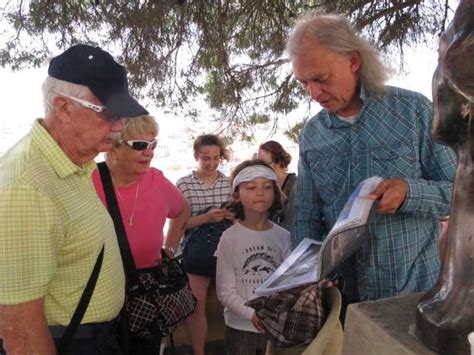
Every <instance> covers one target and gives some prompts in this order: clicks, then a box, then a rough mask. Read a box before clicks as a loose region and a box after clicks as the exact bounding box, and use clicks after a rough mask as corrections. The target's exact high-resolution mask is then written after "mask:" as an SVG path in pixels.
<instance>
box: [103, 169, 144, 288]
mask: <svg viewBox="0 0 474 355" xmlns="http://www.w3.org/2000/svg"><path fill="white" fill-rule="evenodd" d="M97 167H98V169H99V174H100V179H101V180H102V186H103V188H104V193H105V198H106V200H107V208H108V210H109V213H110V216H111V217H112V221H113V222H114V226H115V233H116V234H117V240H118V243H119V247H120V254H121V255H122V261H123V266H124V268H125V275H126V276H127V280H128V281H131V282H132V283H133V284H134V285H139V284H140V283H139V282H138V276H137V271H136V267H135V261H134V260H133V255H132V252H131V250H130V244H129V243H128V239H127V233H126V232H125V227H124V225H123V221H122V216H121V214H120V208H119V206H118V203H117V197H116V196H115V191H114V185H113V183H112V177H111V176H110V171H109V168H108V167H107V164H105V162H102V163H98V164H97Z"/></svg>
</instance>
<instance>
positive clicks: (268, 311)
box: [246, 283, 325, 348]
mask: <svg viewBox="0 0 474 355" xmlns="http://www.w3.org/2000/svg"><path fill="white" fill-rule="evenodd" d="M246 305H247V306H249V307H252V308H253V309H255V312H256V314H257V317H258V318H259V320H260V322H261V323H262V325H263V327H264V328H265V331H266V334H267V335H268V338H269V339H270V341H271V343H272V345H273V346H274V347H275V348H288V347H296V346H303V345H307V344H309V343H311V342H312V341H313V339H314V338H315V337H316V335H317V333H318V331H319V329H321V327H322V326H323V324H324V320H325V311H324V308H323V304H322V290H321V288H320V287H319V285H318V284H316V283H315V284H309V285H308V284H307V285H303V286H299V287H295V288H292V289H289V290H286V291H283V292H279V293H275V294H273V295H270V296H264V297H259V298H256V299H253V300H250V301H248V302H247V303H246Z"/></svg>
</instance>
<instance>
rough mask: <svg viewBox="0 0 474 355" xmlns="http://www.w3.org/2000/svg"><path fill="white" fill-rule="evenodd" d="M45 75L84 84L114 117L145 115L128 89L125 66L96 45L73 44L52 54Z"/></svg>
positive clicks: (145, 112)
mask: <svg viewBox="0 0 474 355" xmlns="http://www.w3.org/2000/svg"><path fill="white" fill-rule="evenodd" d="M48 74H49V75H50V76H51V77H53V78H56V79H59V80H64V81H67V82H70V83H74V84H79V85H84V86H87V87H88V88H89V89H90V90H91V91H92V93H93V94H94V95H95V96H96V97H97V98H98V99H99V100H100V101H101V103H102V104H103V105H104V106H105V107H106V108H107V110H108V111H110V112H111V113H112V114H113V115H115V116H120V117H134V116H139V115H145V114H148V112H147V111H146V110H145V109H144V108H143V107H142V106H140V104H139V103H138V102H137V101H136V100H135V99H134V98H132V97H131V96H130V94H129V92H128V81H127V73H126V71H125V68H124V67H123V66H121V65H120V64H118V63H117V62H116V61H115V60H114V58H113V57H112V56H111V55H110V54H109V53H107V52H105V51H104V50H102V49H100V48H99V47H91V46H88V45H84V44H79V45H75V46H73V47H71V48H69V49H68V50H67V51H65V52H64V53H62V54H61V55H58V56H57V57H54V58H53V59H52V60H51V63H50V65H49V69H48Z"/></svg>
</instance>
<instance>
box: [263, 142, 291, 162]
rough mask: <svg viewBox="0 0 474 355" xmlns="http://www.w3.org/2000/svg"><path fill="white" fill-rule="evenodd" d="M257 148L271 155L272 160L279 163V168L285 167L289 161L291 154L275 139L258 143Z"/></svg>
mask: <svg viewBox="0 0 474 355" xmlns="http://www.w3.org/2000/svg"><path fill="white" fill-rule="evenodd" d="M259 149H262V150H264V151H266V152H268V153H270V154H271V156H272V162H273V163H275V164H278V165H280V167H281V168H283V169H286V168H288V165H290V163H291V155H290V154H289V153H288V152H287V151H286V150H285V149H284V148H283V147H282V145H281V144H280V143H278V142H276V141H267V142H265V143H263V144H260V147H259Z"/></svg>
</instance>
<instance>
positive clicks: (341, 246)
mask: <svg viewBox="0 0 474 355" xmlns="http://www.w3.org/2000/svg"><path fill="white" fill-rule="evenodd" d="M382 180H383V179H382V178H380V177H378V176H373V177H371V178H368V179H366V180H364V181H362V182H361V183H360V184H359V185H358V186H357V188H356V189H355V190H354V191H353V192H352V194H351V195H350V196H349V199H348V200H347V202H346V204H345V206H344V208H343V210H342V211H341V213H340V214H339V217H338V219H337V221H336V223H335V224H334V226H333V228H332V229H331V231H330V232H329V233H328V235H327V236H326V238H325V239H324V242H319V241H316V240H311V239H308V238H305V239H303V240H302V241H301V243H300V244H299V245H298V246H297V247H296V248H295V249H294V250H293V252H292V253H291V254H290V255H289V256H288V257H287V258H286V259H285V260H284V261H283V263H282V264H281V265H280V266H279V267H278V268H277V269H276V270H275V271H274V272H273V273H272V274H271V275H270V276H269V277H268V279H267V280H265V282H263V283H262V284H261V285H260V286H259V287H257V288H256V290H255V294H256V295H257V296H266V295H269V294H272V293H275V292H280V291H283V290H287V289H290V288H293V287H297V286H300V285H303V284H306V283H311V282H317V281H319V280H320V279H321V278H324V277H327V276H328V275H329V274H330V273H331V272H332V271H333V270H334V269H335V268H336V267H338V266H339V265H340V264H341V263H342V262H344V261H345V260H346V259H347V258H348V257H350V256H351V255H352V254H353V253H354V252H355V251H356V250H357V249H358V248H360V246H361V245H362V244H363V242H364V240H365V237H366V233H365V231H366V225H367V221H368V219H369V215H370V212H371V209H372V206H373V204H374V201H373V200H369V199H367V198H366V197H365V196H367V195H369V194H370V193H371V192H372V191H374V189H375V188H376V187H377V185H378V184H379V183H380V182H381V181H382Z"/></svg>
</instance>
